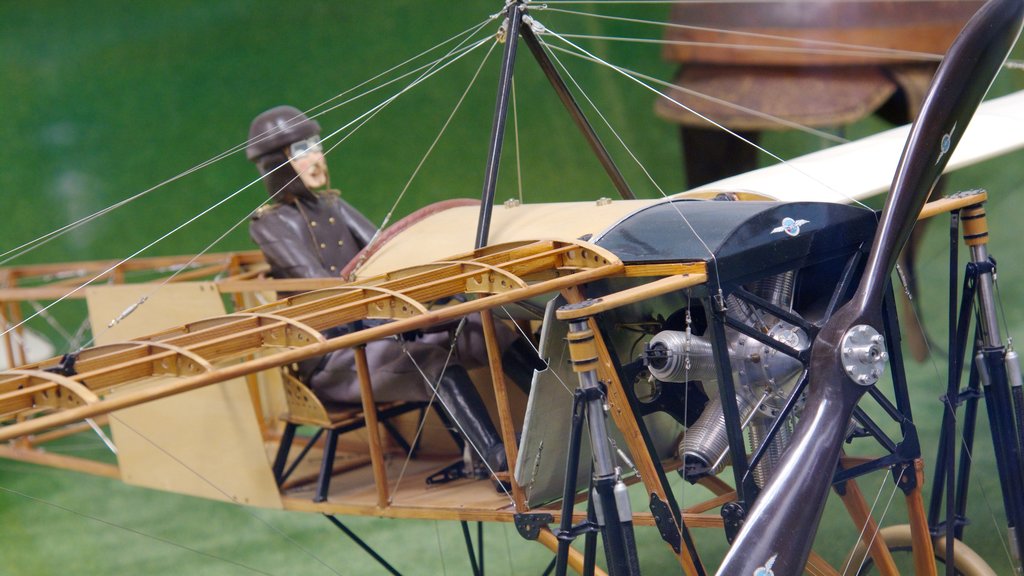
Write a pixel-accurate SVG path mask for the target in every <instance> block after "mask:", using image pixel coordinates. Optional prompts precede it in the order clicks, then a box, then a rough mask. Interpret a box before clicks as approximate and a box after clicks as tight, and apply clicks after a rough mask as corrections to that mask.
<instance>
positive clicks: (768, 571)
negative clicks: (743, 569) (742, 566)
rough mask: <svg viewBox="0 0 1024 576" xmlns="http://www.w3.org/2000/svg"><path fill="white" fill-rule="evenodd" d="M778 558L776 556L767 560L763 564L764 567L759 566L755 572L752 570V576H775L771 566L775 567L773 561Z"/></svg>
mask: <svg viewBox="0 0 1024 576" xmlns="http://www.w3.org/2000/svg"><path fill="white" fill-rule="evenodd" d="M778 557H779V555H778V554H776V555H774V556H772V557H771V558H769V559H768V561H767V562H765V563H764V566H760V567H758V568H757V570H754V576H775V572H774V571H772V566H774V565H775V559H776V558H778Z"/></svg>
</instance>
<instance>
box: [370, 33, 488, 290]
mask: <svg viewBox="0 0 1024 576" xmlns="http://www.w3.org/2000/svg"><path fill="white" fill-rule="evenodd" d="M490 40H491V39H490V38H483V39H482V40H480V41H479V42H478V43H477V44H476V45H475V46H473V47H472V48H473V49H475V48H477V47H479V46H481V45H483V44H486V43H487V42H488V41H490ZM497 45H498V44H497V42H493V43H492V44H491V47H490V48H488V49H487V54H485V55H484V58H483V61H481V62H480V65H479V66H478V67H477V69H476V72H475V73H474V74H473V78H472V79H471V80H470V81H469V85H468V86H466V89H465V90H463V92H462V95H461V96H460V97H459V99H458V101H457V102H456V103H455V107H454V108H453V109H452V111H451V113H450V114H449V115H448V118H447V119H446V120H445V121H444V124H443V125H442V126H441V130H440V131H439V132H438V134H437V136H435V137H434V141H433V142H431V143H430V146H428V147H427V151H426V152H424V154H423V156H422V157H421V158H420V161H419V164H417V165H416V168H415V169H414V170H413V171H412V174H411V175H410V176H409V179H408V180H406V182H405V186H403V187H402V190H401V192H399V194H398V198H397V199H395V202H394V203H393V204H392V205H391V209H390V210H388V213H387V214H386V215H385V216H384V221H383V222H381V225H380V226H379V227H378V228H377V231H376V232H374V233H373V237H371V238H370V241H369V242H367V243H366V246H365V247H364V248H363V250H361V251H360V252H361V254H360V256H359V260H358V261H357V262H356V263H355V266H354V268H353V271H352V275H354V274H355V272H356V271H358V270H359V268H360V267H361V266H362V265H363V263H364V262H365V261H366V259H367V258H368V257H369V254H370V248H371V247H372V246H374V245H375V244H376V243H377V242H378V241H379V240H380V238H381V234H382V233H383V231H384V229H385V228H386V227H387V225H388V223H390V222H391V218H392V216H393V215H394V213H395V210H396V209H397V208H398V205H399V204H400V203H401V202H402V199H404V198H405V193H406V192H408V190H409V187H410V186H412V183H413V181H414V180H415V179H416V176H418V175H419V173H420V169H421V168H423V165H424V164H426V162H427V159H428V158H430V155H431V154H432V153H433V152H434V148H435V147H436V146H437V143H438V142H440V141H441V138H442V137H443V136H444V134H445V132H446V131H447V130H448V126H449V125H450V124H451V122H452V119H453V118H455V115H456V114H457V113H458V111H459V109H460V108H462V103H463V102H464V101H465V100H466V96H468V95H469V92H470V90H472V88H473V86H474V85H475V84H476V80H477V78H478V77H479V76H480V72H481V70H483V67H484V64H486V63H487V61H488V60H489V59H490V56H491V53H492V52H494V48H495V47H496V46H497Z"/></svg>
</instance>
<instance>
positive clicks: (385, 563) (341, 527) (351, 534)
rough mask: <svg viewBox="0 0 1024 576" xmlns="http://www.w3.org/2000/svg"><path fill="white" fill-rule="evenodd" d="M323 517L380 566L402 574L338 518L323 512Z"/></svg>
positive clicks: (400, 575)
mask: <svg viewBox="0 0 1024 576" xmlns="http://www.w3.org/2000/svg"><path fill="white" fill-rule="evenodd" d="M324 518H327V519H328V520H330V521H331V524H334V525H335V526H336V527H337V528H338V530H341V531H342V532H344V533H345V536H348V537H349V539H350V540H352V541H353V542H355V543H356V545H358V546H359V547H360V548H362V549H363V551H365V552H366V553H367V554H369V555H370V556H372V557H373V559H374V560H376V561H377V562H378V563H380V565H381V566H383V567H384V569H385V570H387V571H388V572H390V573H392V574H394V575H395V576H402V573H401V572H399V571H398V570H395V567H394V566H392V565H391V564H388V561H387V560H385V559H384V558H382V557H381V555H380V554H377V552H376V551H375V550H374V549H373V548H371V547H370V545H369V544H367V543H366V542H363V539H362V538H360V537H359V536H356V533H355V532H353V531H352V530H351V529H349V527H348V526H345V525H344V524H342V523H341V520H338V519H337V518H335V517H334V516H332V515H331V514H324Z"/></svg>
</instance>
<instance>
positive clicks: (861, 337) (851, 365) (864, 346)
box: [840, 324, 889, 386]
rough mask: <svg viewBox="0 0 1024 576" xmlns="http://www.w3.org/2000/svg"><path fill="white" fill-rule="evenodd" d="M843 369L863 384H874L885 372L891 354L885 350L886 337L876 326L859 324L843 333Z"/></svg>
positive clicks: (841, 347)
mask: <svg viewBox="0 0 1024 576" xmlns="http://www.w3.org/2000/svg"><path fill="white" fill-rule="evenodd" d="M840 350H841V351H842V352H841V353H842V358H843V370H844V371H845V372H846V375H847V376H849V377H850V379H851V380H853V381H854V382H856V383H857V384H860V385H861V386H872V385H874V383H875V382H878V379H879V378H881V376H882V374H883V373H884V372H885V363H886V362H887V361H888V360H889V354H888V352H886V350H885V337H884V336H882V335H881V334H879V333H878V330H875V328H874V327H872V326H869V325H867V324H859V325H857V326H853V327H851V328H850V329H849V330H847V331H846V334H844V335H843V340H842V343H841V344H840Z"/></svg>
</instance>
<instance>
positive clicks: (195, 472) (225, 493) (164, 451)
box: [110, 414, 341, 576]
mask: <svg viewBox="0 0 1024 576" xmlns="http://www.w3.org/2000/svg"><path fill="white" fill-rule="evenodd" d="M110 419H111V420H113V421H115V422H117V423H118V424H120V425H121V426H124V427H125V428H127V429H128V430H131V431H132V432H133V433H134V434H135V435H136V436H138V437H139V438H141V439H142V440H144V441H146V443H148V444H149V445H150V446H152V447H153V448H156V449H157V450H158V451H160V452H161V453H162V454H164V455H165V456H167V457H168V458H170V459H171V460H174V462H175V463H176V464H178V465H179V466H181V467H182V468H184V469H185V470H187V471H188V472H190V473H191V474H192V475H193V476H194V477H196V478H197V479H199V480H200V481H201V482H203V483H204V484H206V485H207V486H209V487H210V488H212V489H213V490H214V491H215V492H217V493H219V494H220V495H221V496H223V497H224V498H226V499H227V500H228V501H229V502H232V503H233V504H236V505H238V506H239V507H240V508H241V509H242V510H244V511H245V513H246V514H248V515H249V517H251V518H253V519H254V520H257V521H258V522H259V523H260V524H263V525H264V526H266V527H267V528H270V530H271V531H272V532H274V533H275V534H276V535H277V536H279V537H280V538H282V539H283V540H284V541H285V542H287V543H288V544H289V545H291V546H293V547H295V548H297V549H298V550H300V551H302V552H303V553H304V554H306V555H307V556H308V557H310V558H312V559H313V560H315V561H316V562H317V563H318V564H320V565H321V566H323V567H324V568H327V569H328V570H330V571H331V572H333V573H334V574H338V575H339V576H340V574H341V572H338V571H337V570H335V569H334V568H332V567H331V566H330V565H329V564H327V562H325V561H324V560H323V559H322V558H320V557H319V556H317V555H316V554H315V553H313V552H312V551H311V550H309V549H308V548H306V547H305V546H303V545H302V544H300V543H299V542H298V541H297V540H295V539H294V538H292V537H291V536H289V535H288V534H286V533H285V532H284V531H283V530H281V529H280V528H278V527H276V526H274V525H273V524H271V523H270V522H268V521H267V520H266V519H264V518H262V517H261V516H259V515H258V514H256V512H255V511H253V510H250V509H249V507H248V506H244V505H243V502H240V501H239V500H238V498H237V497H235V496H234V495H233V494H230V493H229V492H228V491H227V490H225V489H223V488H221V487H220V486H219V485H218V484H217V483H216V482H214V481H213V480H211V479H209V478H207V477H206V476H204V475H203V474H202V473H200V472H199V471H198V470H196V469H195V468H193V467H192V466H189V465H188V463H187V462H185V461H184V460H182V459H181V458H178V456H176V455H175V454H174V453H172V452H171V451H170V450H167V449H166V448H164V447H163V446H161V445H160V444H159V443H157V442H155V441H154V440H153V439H152V438H150V437H148V436H147V435H145V434H143V433H142V432H139V431H138V430H137V429H136V428H135V427H134V426H132V425H131V424H129V423H128V422H127V421H125V420H124V419H122V418H119V417H117V415H115V414H110Z"/></svg>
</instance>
